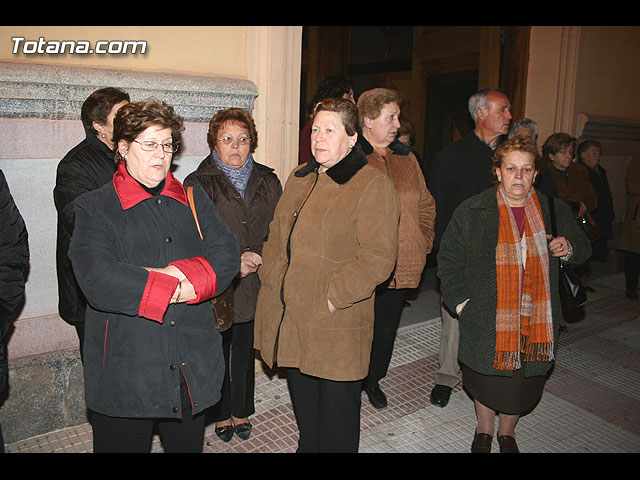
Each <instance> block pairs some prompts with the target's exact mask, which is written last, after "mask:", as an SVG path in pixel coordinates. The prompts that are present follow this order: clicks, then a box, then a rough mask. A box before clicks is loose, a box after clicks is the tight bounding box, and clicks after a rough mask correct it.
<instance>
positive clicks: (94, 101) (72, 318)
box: [53, 87, 129, 355]
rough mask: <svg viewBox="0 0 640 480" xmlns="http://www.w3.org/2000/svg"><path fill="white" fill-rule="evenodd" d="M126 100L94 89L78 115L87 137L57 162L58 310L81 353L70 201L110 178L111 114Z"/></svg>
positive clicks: (82, 302) (82, 303)
mask: <svg viewBox="0 0 640 480" xmlns="http://www.w3.org/2000/svg"><path fill="white" fill-rule="evenodd" d="M128 102H129V94H128V93H126V92H123V91H122V90H119V89H117V88H113V87H107V88H101V89H99V90H96V91H95V92H93V93H92V94H91V95H89V96H88V97H87V99H86V100H85V101H84V103H83V104H82V110H81V114H80V117H81V119H82V126H83V127H84V130H85V134H86V138H85V139H84V140H83V141H81V142H80V143H79V144H78V145H76V146H75V147H73V148H72V149H71V150H70V151H69V152H68V153H67V154H66V155H65V156H64V158H63V159H62V160H60V163H58V168H57V172H56V186H55V188H54V189H53V200H54V203H55V206H56V210H57V212H58V227H57V240H56V273H57V276H58V312H59V314H60V317H62V319H63V320H64V321H65V322H67V323H68V324H70V325H73V326H74V327H75V328H76V332H77V334H78V340H79V342H80V355H82V343H83V338H84V314H85V310H86V308H87V299H86V298H84V295H83V294H82V291H81V290H80V287H79V286H78V282H76V278H75V276H74V275H73V268H72V267H71V261H70V260H69V257H68V256H67V252H68V250H69V242H70V241H71V235H72V234H73V225H74V215H73V201H74V200H75V199H76V198H78V197H79V196H80V195H82V194H83V193H85V192H90V191H92V190H96V189H98V188H100V187H101V186H103V185H104V184H105V183H109V182H111V181H112V180H113V174H114V173H116V166H115V164H114V162H113V117H114V116H115V115H116V112H117V111H118V110H119V109H120V107H122V106H123V105H125V104H126V103H128Z"/></svg>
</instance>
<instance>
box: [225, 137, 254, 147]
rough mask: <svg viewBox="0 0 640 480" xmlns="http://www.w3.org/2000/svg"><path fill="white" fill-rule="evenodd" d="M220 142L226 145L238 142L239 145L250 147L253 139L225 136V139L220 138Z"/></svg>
mask: <svg viewBox="0 0 640 480" xmlns="http://www.w3.org/2000/svg"><path fill="white" fill-rule="evenodd" d="M218 140H219V141H221V142H222V143H224V144H225V145H231V144H232V143H233V142H234V140H237V141H238V144H239V145H249V144H250V143H251V139H250V138H249V137H246V136H244V135H242V136H240V137H238V138H233V137H232V136H231V135H225V136H224V137H222V138H219V139H218Z"/></svg>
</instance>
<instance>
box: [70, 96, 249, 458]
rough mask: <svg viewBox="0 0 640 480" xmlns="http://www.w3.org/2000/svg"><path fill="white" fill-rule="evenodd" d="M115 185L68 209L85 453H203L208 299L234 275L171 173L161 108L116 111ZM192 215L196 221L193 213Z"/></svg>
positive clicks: (225, 241) (171, 145)
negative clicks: (79, 312)
mask: <svg viewBox="0 0 640 480" xmlns="http://www.w3.org/2000/svg"><path fill="white" fill-rule="evenodd" d="M113 125H114V131H113V141H114V145H115V147H116V152H115V161H116V164H117V171H116V173H115V175H114V176H113V181H112V182H110V183H108V184H106V185H105V186H103V187H102V188H100V189H98V190H95V191H93V192H90V193H87V194H85V195H82V196H81V197H79V198H78V199H77V200H76V202H75V219H76V223H75V230H74V234H73V238H72V240H71V245H70V248H69V257H70V258H71V262H72V265H73V270H74V273H75V275H76V278H77V280H78V284H79V285H80V287H81V288H82V291H83V292H84V294H85V296H86V298H87V301H88V306H87V314H86V318H85V324H86V328H85V344H84V372H85V401H86V405H87V408H88V409H89V410H90V419H91V424H92V427H93V450H94V452H148V451H149V450H150V447H151V439H152V434H153V428H154V426H157V427H158V431H159V433H160V438H161V441H162V445H163V447H164V450H165V452H201V451H202V446H203V440H204V424H205V418H204V412H205V410H206V409H207V408H208V407H210V406H212V405H214V404H216V403H217V402H218V400H219V399H220V389H221V385H222V378H223V376H224V358H223V354H222V342H221V338H220V334H219V333H218V331H217V329H216V327H215V319H214V317H213V313H212V311H211V306H210V303H209V302H208V300H209V299H211V298H212V297H214V296H215V295H216V294H218V293H220V292H222V291H224V290H225V289H226V288H227V286H228V285H229V283H231V280H232V279H233V278H234V277H235V276H236V274H237V273H238V270H239V268H240V251H239V249H238V244H237V242H236V240H235V237H234V235H233V233H232V232H231V230H230V229H229V228H228V227H227V225H226V223H225V222H224V221H223V220H222V219H221V218H220V215H219V214H218V212H217V210H216V208H215V206H214V204H213V202H212V201H211V199H210V198H209V197H208V195H207V194H206V193H205V192H204V191H203V190H202V189H201V188H199V187H196V188H195V189H194V199H195V200H194V201H193V202H190V201H189V199H188V196H187V193H186V192H185V189H184V187H183V186H182V184H181V183H180V182H178V181H177V180H176V179H175V178H174V177H173V175H172V174H171V172H170V167H171V161H172V159H173V154H174V153H175V152H176V151H177V149H178V145H179V141H180V138H181V132H182V130H183V121H182V119H181V118H180V117H179V116H177V115H176V114H175V113H174V111H173V108H172V107H170V106H169V105H167V104H166V103H164V102H159V101H157V100H147V101H142V102H136V103H129V104H127V105H125V106H123V107H122V108H121V109H120V110H119V111H118V113H117V114H116V117H115V119H114V122H113ZM190 203H191V204H195V211H196V213H195V214H194V213H192V210H191V206H192V205H190Z"/></svg>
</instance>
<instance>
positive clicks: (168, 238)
mask: <svg viewBox="0 0 640 480" xmlns="http://www.w3.org/2000/svg"><path fill="white" fill-rule="evenodd" d="M164 241H165V242H167V243H171V242H173V238H171V237H167V238H165V239H164Z"/></svg>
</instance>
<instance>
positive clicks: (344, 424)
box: [287, 368, 362, 453]
mask: <svg viewBox="0 0 640 480" xmlns="http://www.w3.org/2000/svg"><path fill="white" fill-rule="evenodd" d="M287 383H288V385H289V392H290V394H291V402H292V403H293V411H294V413H295V416H296V421H297V423H298V430H299V431H300V439H299V441H298V450H297V452H298V453H357V452H358V445H359V443H360V405H361V395H362V393H361V391H362V390H361V382H360V381H353V382H336V381H333V380H326V379H323V378H318V377H312V376H310V375H305V374H304V373H301V372H300V370H298V369H295V368H288V369H287Z"/></svg>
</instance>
